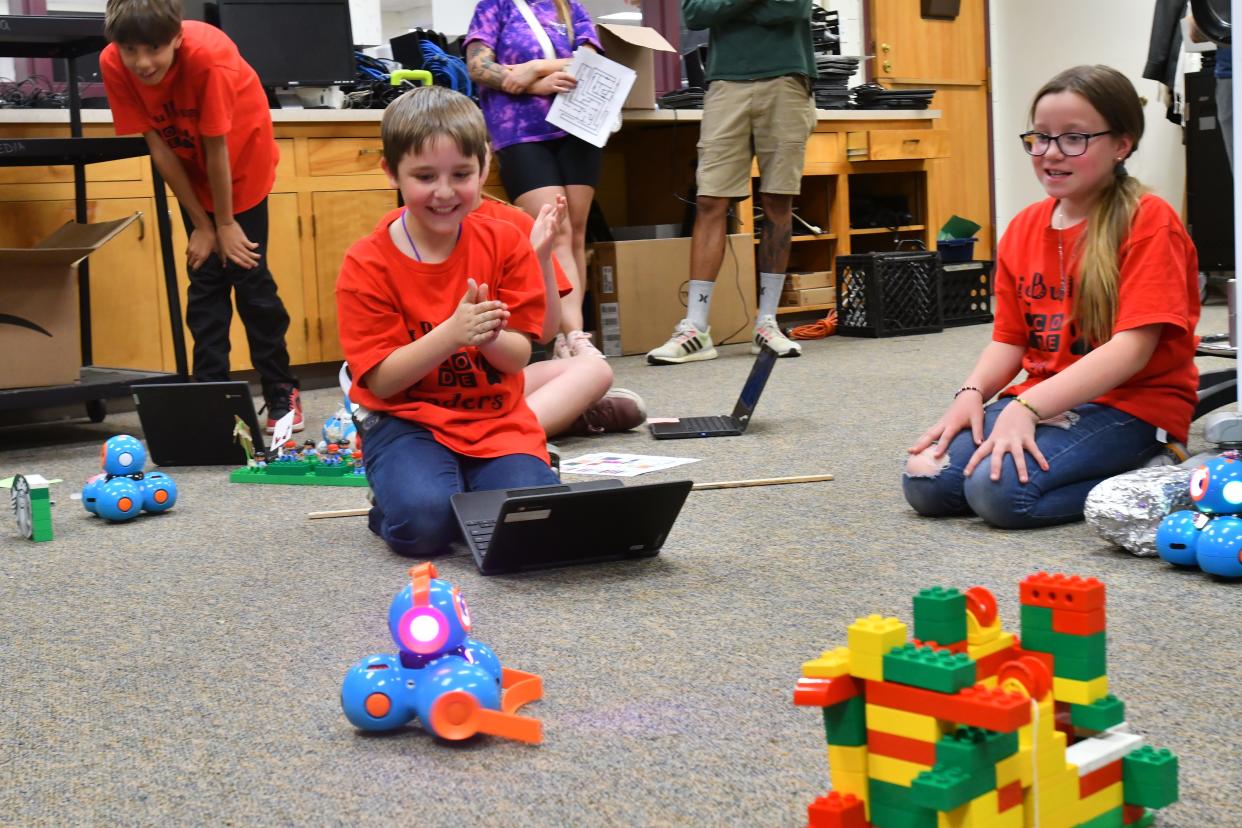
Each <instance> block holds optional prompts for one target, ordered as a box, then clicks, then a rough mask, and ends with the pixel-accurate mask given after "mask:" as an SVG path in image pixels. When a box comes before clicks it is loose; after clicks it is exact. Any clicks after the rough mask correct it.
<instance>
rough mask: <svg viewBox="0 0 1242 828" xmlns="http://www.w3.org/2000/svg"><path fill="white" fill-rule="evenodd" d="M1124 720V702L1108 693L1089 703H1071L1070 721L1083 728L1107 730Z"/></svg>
mask: <svg viewBox="0 0 1242 828" xmlns="http://www.w3.org/2000/svg"><path fill="white" fill-rule="evenodd" d="M1125 720H1126V703H1125V702H1123V701H1122V700H1121V699H1119V698H1117V697H1116V696H1114V695H1113V694H1112V693H1109V694H1108V695H1107V696H1105V697H1104V698H1102V699H1097V700H1096V701H1094V702H1092V703H1091V704H1071V705H1070V723H1071V724H1072V725H1074V727H1081V728H1083V729H1084V730H1108V729H1109V728H1110V727H1112V726H1113V725H1119V724H1121V723H1122V722H1124V721H1125Z"/></svg>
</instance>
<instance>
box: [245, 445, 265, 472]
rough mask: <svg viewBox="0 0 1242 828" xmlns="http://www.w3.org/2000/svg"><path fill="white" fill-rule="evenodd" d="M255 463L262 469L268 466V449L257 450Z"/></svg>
mask: <svg viewBox="0 0 1242 828" xmlns="http://www.w3.org/2000/svg"><path fill="white" fill-rule="evenodd" d="M247 465H249V464H247ZM254 465H255V467H256V468H260V469H265V468H267V452H266V451H263V450H262V449H258V450H257V451H255V453H254Z"/></svg>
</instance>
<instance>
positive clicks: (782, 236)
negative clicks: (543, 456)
mask: <svg viewBox="0 0 1242 828" xmlns="http://www.w3.org/2000/svg"><path fill="white" fill-rule="evenodd" d="M681 12H682V17H683V19H684V21H685V25H686V26H687V28H690V29H708V30H709V31H710V33H711V41H710V44H709V46H708V57H707V79H708V81H709V82H710V86H709V87H708V90H707V94H706V95H705V96H704V99H703V124H702V127H701V129H700V133H699V162H698V171H697V173H696V184H697V190H698V197H697V201H696V207H697V211H696V215H695V220H694V234H693V238H692V240H691V246H690V290H689V300H688V303H687V304H688V308H687V311H688V313H687V317H686V318H685V319H683V320H681V321H680V322H678V323H677V327H676V329H675V330H674V331H673V335H672V337H671V338H670V339H669V340H668V342H666V343H664V344H663V345H661V346H660V347H658V348H655V349H653V350H651V351H649V352H648V353H647V361H648V362H649V363H651V364H652V365H676V364H680V363H683V362H696V361H699V360H704V359H715V358H716V348H715V345H714V344H713V343H712V338H711V332H710V330H709V328H708V321H707V320H708V312H709V310H710V308H711V301H712V289H713V288H714V287H715V283H716V274H717V273H718V272H719V271H720V265H721V263H722V262H723V261H724V251H725V231H726V227H727V224H726V222H727V218H728V212H729V204H730V202H732V201H738V200H741V199H745V198H748V197H749V196H750V186H751V185H750V166H751V161H752V159H753V158H756V157H757V158H758V160H759V175H760V182H759V197H760V202H761V205H762V207H763V238H762V240H761V241H760V243H759V255H758V264H759V271H760V273H759V313H758V316H757V318H756V321H755V334H754V341H753V344H752V345H751V352H752V353H756V354H757V353H759V350H760V349H761V348H762V347H763V346H765V345H766V346H767V347H769V348H771V349H772V350H774V351H776V353H777V354H779V355H780V356H783V357H796V356H799V355H801V353H802V348H801V346H799V345H798V343H796V342H793V341H791V340H790V339H789V338H787V337H786V336H785V335H784V334H782V333H781V330H780V328H779V327H777V324H776V306H777V302H778V301H779V300H780V295H781V289H782V287H783V286H784V283H785V269H786V267H787V266H788V264H789V244H790V238H791V236H792V226H791V223H792V220H793V218H792V217H793V198H794V196H796V195H797V194H798V192H799V190H800V189H801V187H802V162H803V159H804V157H805V155H806V141H807V138H808V137H809V136H810V134H811V131H812V130H813V129H814V128H815V121H816V113H815V101H814V98H813V97H812V94H811V84H812V80H813V79H814V78H815V76H816V70H815V54H814V51H813V49H812V46H811V0H681Z"/></svg>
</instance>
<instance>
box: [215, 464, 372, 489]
mask: <svg viewBox="0 0 1242 828" xmlns="http://www.w3.org/2000/svg"><path fill="white" fill-rule="evenodd" d="M291 467H296V468H291ZM277 468H278V466H277V465H276V464H270V465H268V466H266V467H259V468H252V467H250V466H243V467H242V468H240V469H233V471H231V472H229V481H230V482H232V483H267V484H276V485H279V486H358V487H365V486H367V485H368V482H367V476H366V475H365V474H354V473H353V469H352V468H350V467H348V466H343V465H342V466H321V465H319V464H318V463H305V464H303V463H281V464H279V469H278V470H277V471H273V469H277Z"/></svg>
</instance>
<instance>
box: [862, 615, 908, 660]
mask: <svg viewBox="0 0 1242 828" xmlns="http://www.w3.org/2000/svg"><path fill="white" fill-rule="evenodd" d="M847 636H848V638H847V640H848V642H849V645H850V653H851V654H852V655H857V654H858V653H873V654H879V655H884V654H885V653H887V652H888V651H889V650H891V649H893V648H894V647H900V646H901V645H902V644H905V643H906V625H905V624H903V623H901V622H900V621H898V620H897V619H896V618H882V617H880V616H879V615H868V616H866V617H865V618H859V619H857V620H855V621H854V623H853V624H850V626H849V630H848V633H847Z"/></svg>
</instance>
